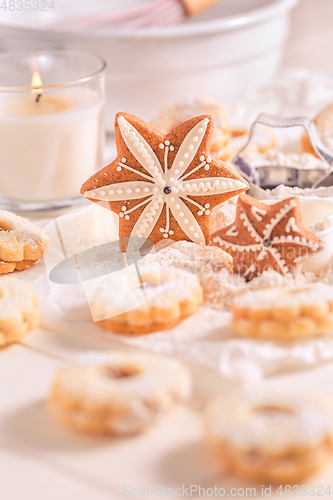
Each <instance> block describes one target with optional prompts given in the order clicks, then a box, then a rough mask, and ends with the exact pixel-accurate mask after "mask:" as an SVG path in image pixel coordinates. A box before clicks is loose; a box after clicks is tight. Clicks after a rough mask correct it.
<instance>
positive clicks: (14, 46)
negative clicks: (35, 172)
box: [0, 0, 298, 130]
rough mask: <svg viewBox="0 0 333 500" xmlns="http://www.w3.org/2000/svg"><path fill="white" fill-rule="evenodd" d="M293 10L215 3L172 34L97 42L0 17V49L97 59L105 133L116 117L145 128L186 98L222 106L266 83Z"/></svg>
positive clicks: (226, 0) (250, 1)
mask: <svg viewBox="0 0 333 500" xmlns="http://www.w3.org/2000/svg"><path fill="white" fill-rule="evenodd" d="M297 2H298V0H246V2H245V1H243V0H223V1H222V2H221V3H219V4H217V5H216V6H215V7H214V8H211V9H209V11H207V12H205V13H204V14H202V15H201V16H199V17H197V18H195V19H192V20H191V21H190V20H188V21H186V22H184V23H182V24H180V25H177V26H172V27H167V28H154V29H152V28H147V29H142V30H139V31H134V32H128V31H126V32H120V31H119V30H118V31H112V32H111V31H109V32H106V33H105V32H104V33H103V34H99V35H97V34H95V35H87V34H84V33H66V32H56V31H51V30H49V29H47V26H48V23H50V19H51V18H50V16H46V17H45V18H44V17H41V16H40V13H37V14H36V15H35V17H33V15H32V13H29V14H30V17H29V16H27V13H25V17H24V18H23V17H22V16H21V17H19V18H18V17H16V18H15V16H13V15H12V16H9V14H8V12H7V13H0V28H1V29H0V48H1V49H2V50H4V51H16V50H30V49H32V50H37V49H38V50H41V49H54V48H57V49H59V48H70V49H78V50H83V51H88V52H93V53H95V54H97V55H99V56H101V57H102V58H103V59H105V60H106V62H107V64H108V72H107V83H106V87H107V88H106V90H107V109H106V112H107V113H106V118H107V120H106V122H107V128H108V129H109V130H110V129H113V119H114V115H115V113H116V112H117V111H127V112H130V113H133V114H136V115H138V116H140V117H142V118H143V119H146V120H149V119H150V118H152V116H153V115H155V114H156V113H158V112H159V111H160V109H161V108H162V107H164V106H166V105H169V104H172V103H174V102H175V101H178V100H180V99H182V98H184V97H187V96H189V95H190V96H201V95H210V96H212V97H213V98H215V99H217V100H219V101H222V102H224V103H225V104H226V105H228V104H232V103H233V102H235V100H236V99H237V98H239V97H240V96H242V95H243V94H244V93H245V92H246V91H247V90H251V89H252V88H254V87H255V86H257V85H258V84H262V83H265V82H266V81H268V80H269V79H270V78H271V77H272V76H273V75H274V73H275V72H276V70H277V68H278V66H279V63H280V61H281V56H282V54H283V48H284V44H285V41H286V39H287V37H288V34H289V14H290V10H291V9H292V8H293V7H294V5H295V4H296V3H297ZM60 5H61V1H60ZM11 14H13V13H11ZM15 19H16V21H15ZM23 19H25V21H23ZM15 23H16V24H15Z"/></svg>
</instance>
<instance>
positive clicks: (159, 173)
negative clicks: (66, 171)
mask: <svg viewBox="0 0 333 500" xmlns="http://www.w3.org/2000/svg"><path fill="white" fill-rule="evenodd" d="M212 132H213V120H212V118H211V117H210V116H206V115H202V116H197V117H195V118H192V119H191V120H188V121H186V122H184V123H182V124H181V125H179V126H178V127H176V128H175V129H174V130H172V131H171V132H170V133H169V134H167V135H164V134H162V133H160V132H158V131H157V130H155V129H153V128H152V127H151V126H150V125H148V124H147V123H145V122H144V121H142V120H140V119H139V118H136V117H135V116H132V115H129V114H126V113H118V114H117V116H116V121H115V135H116V145H117V153H118V155H117V158H116V159H115V160H114V161H113V162H112V163H110V165H108V166H107V167H105V168H103V169H102V170H100V171H99V172H98V173H96V174H95V175H93V176H92V177H91V178H90V179H88V180H87V181H86V182H85V183H84V184H83V186H82V188H81V194H83V195H84V196H85V197H86V198H88V199H89V200H91V201H94V202H98V203H99V204H101V205H102V206H104V207H105V208H109V209H111V210H112V211H113V212H115V213H117V214H119V217H120V219H119V221H120V223H119V233H120V238H127V237H143V238H149V239H150V240H151V241H152V242H153V243H157V242H158V241H159V240H161V239H162V238H171V239H173V240H187V241H193V242H195V243H198V244H205V243H208V241H209V232H210V212H211V210H212V208H214V207H215V206H216V205H219V204H220V203H222V202H224V201H226V200H228V199H229V198H232V197H233V196H236V195H238V194H240V193H242V192H244V191H245V190H246V189H247V188H248V185H247V183H246V181H245V180H244V179H243V178H242V177H241V176H240V175H239V174H238V173H237V172H236V171H235V170H234V169H233V168H232V167H230V166H228V165H226V164H225V163H223V162H222V161H221V160H218V159H216V158H212V157H211V156H210V154H209V151H210V143H211V136H212Z"/></svg>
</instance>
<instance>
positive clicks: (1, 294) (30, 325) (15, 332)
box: [0, 276, 39, 346]
mask: <svg viewBox="0 0 333 500" xmlns="http://www.w3.org/2000/svg"><path fill="white" fill-rule="evenodd" d="M38 324H39V313H38V297H37V295H36V293H35V292H34V289H33V286H32V285H31V284H30V283H26V282H24V281H21V280H18V279H16V278H13V277H8V276H5V277H2V278H0V346H4V345H6V344H10V343H12V342H18V341H19V340H21V339H22V338H23V337H24V336H25V335H26V334H27V333H28V332H29V331H30V330H33V329H35V328H37V327H38Z"/></svg>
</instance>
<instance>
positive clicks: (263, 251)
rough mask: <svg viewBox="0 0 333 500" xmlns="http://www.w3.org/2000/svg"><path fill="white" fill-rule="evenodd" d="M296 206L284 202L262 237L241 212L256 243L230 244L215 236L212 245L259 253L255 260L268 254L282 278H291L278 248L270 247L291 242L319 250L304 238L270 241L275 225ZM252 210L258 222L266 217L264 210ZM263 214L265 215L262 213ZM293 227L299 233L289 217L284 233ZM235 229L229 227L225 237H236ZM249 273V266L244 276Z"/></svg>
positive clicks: (284, 237) (246, 226)
mask: <svg viewBox="0 0 333 500" xmlns="http://www.w3.org/2000/svg"><path fill="white" fill-rule="evenodd" d="M296 206H297V205H296V202H295V201H294V200H290V202H289V203H287V202H286V204H285V205H284V206H283V207H282V208H281V210H279V212H278V213H277V214H276V215H275V217H273V218H272V219H271V220H270V221H269V222H268V223H267V224H266V226H265V228H264V230H263V236H261V235H260V234H259V233H258V232H257V230H256V229H255V227H254V226H253V225H252V223H251V222H250V220H249V218H248V216H247V215H246V213H245V212H242V213H241V214H240V219H241V220H242V221H243V224H244V226H245V228H246V230H247V231H248V232H249V233H250V235H251V237H252V238H253V239H254V240H255V241H256V242H257V243H254V244H250V245H241V244H238V243H231V242H229V241H226V240H223V239H222V238H221V237H220V236H216V237H215V238H214V239H213V241H214V243H217V244H219V245H220V246H222V247H225V248H229V249H230V250H233V251H236V252H242V253H245V252H249V251H253V252H258V251H259V255H258V256H257V257H256V258H257V260H262V259H264V258H265V257H266V256H267V254H270V255H271V256H272V257H273V259H274V260H275V262H276V264H277V266H278V267H279V269H280V270H281V272H282V274H283V275H284V276H291V275H292V273H291V272H290V270H289V269H288V266H287V265H286V261H285V260H284V259H283V258H282V256H281V254H280V252H279V248H277V247H273V246H272V245H274V244H281V243H282V244H283V243H286V242H291V243H294V244H296V245H301V246H305V247H306V248H309V249H310V250H311V251H313V252H315V251H317V250H318V249H319V244H318V243H316V242H314V241H312V240H307V239H306V238H304V237H302V238H300V237H299V236H292V235H290V234H289V235H287V236H285V235H281V236H280V237H278V236H275V237H274V238H272V239H271V234H272V232H273V230H274V229H275V227H276V226H277V224H279V222H280V221H281V220H282V219H283V217H285V216H286V215H287V214H288V213H289V212H290V210H292V209H293V208H295V207H296ZM253 208H257V207H251V212H252V213H253V214H254V215H256V214H259V217H260V218H259V219H258V217H256V218H257V220H258V221H259V222H260V221H261V220H262V217H261V215H263V216H264V215H266V213H267V212H265V210H261V211H260V212H259V209H257V210H256V211H254V210H253ZM263 212H265V213H263ZM287 227H288V229H289V230H287ZM294 227H296V232H299V228H297V226H296V225H295V218H294V217H290V218H289V219H288V222H287V225H286V232H290V229H292V230H294V231H295V229H294ZM235 229H236V227H235V226H234V225H233V226H231V227H230V229H229V230H228V231H227V232H226V235H227V236H237V235H238V233H237V234H236V232H235ZM267 239H271V243H270V245H269V246H265V245H264V241H265V240H267ZM303 258H304V257H298V258H294V259H293V260H294V262H295V263H296V262H298V261H300V260H302V259H303ZM250 271H251V266H250V268H249V269H248V270H247V272H246V274H245V276H246V275H247V274H248V273H249V272H250Z"/></svg>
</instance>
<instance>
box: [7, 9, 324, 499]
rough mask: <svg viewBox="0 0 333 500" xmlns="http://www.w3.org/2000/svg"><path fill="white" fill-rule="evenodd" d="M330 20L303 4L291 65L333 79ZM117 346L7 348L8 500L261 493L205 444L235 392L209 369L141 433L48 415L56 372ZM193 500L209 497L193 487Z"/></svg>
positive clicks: (61, 341) (56, 341)
mask: <svg viewBox="0 0 333 500" xmlns="http://www.w3.org/2000/svg"><path fill="white" fill-rule="evenodd" d="M332 20H333V0H301V1H300V4H299V6H298V7H297V8H296V9H295V11H294V12H293V14H292V35H291V38H290V40H289V42H288V46H287V50H286V56H285V60H284V64H283V65H284V67H295V66H302V67H308V68H310V69H313V70H316V69H318V70H323V71H326V72H327V73H329V74H330V75H332V76H333V56H332V54H333V30H332ZM114 347H116V346H115V345H111V344H110V343H103V342H99V343H98V344H96V342H93V341H92V342H91V343H89V341H87V340H85V341H82V342H79V341H78V339H75V340H74V339H70V338H66V337H65V336H62V335H59V334H53V333H51V332H47V331H44V330H41V329H38V330H36V331H34V332H32V333H31V334H29V336H27V337H26V339H25V340H24V342H23V343H22V344H21V345H19V344H18V345H13V346H11V347H8V348H5V349H2V350H1V352H0V355H1V361H0V397H1V405H0V498H1V500H2V499H3V500H30V499H31V500H58V499H61V500H79V499H80V500H104V499H105V500H106V499H108V500H118V499H121V498H126V497H125V496H124V495H123V486H124V485H129V486H130V487H131V488H152V487H154V486H155V485H162V486H164V485H165V486H166V487H167V488H177V487H181V488H182V487H183V485H184V486H185V487H189V485H191V484H192V485H201V487H203V488H210V487H213V488H214V486H215V485H216V486H217V487H218V488H221V487H223V488H225V490H226V494H227V493H228V492H230V489H231V488H239V487H240V488H246V487H256V488H257V495H256V496H257V497H258V496H261V485H260V484H251V483H250V481H243V480H241V479H239V478H236V477H233V476H230V475H229V474H225V473H223V472H221V471H220V470H219V468H218V466H217V465H216V463H215V462H214V461H213V460H212V458H211V456H210V455H209V453H208V452H207V450H206V448H205V446H204V445H203V442H202V426H201V411H202V408H203V406H204V404H205V402H206V401H207V399H208V398H209V396H211V395H212V394H215V393H218V392H220V391H223V390H225V389H228V390H230V388H232V386H231V385H230V384H228V383H227V382H226V381H224V380H223V379H222V378H221V377H220V376H218V375H216V374H214V373H212V372H209V371H208V370H205V369H203V368H200V367H195V366H192V367H191V370H192V372H193V376H194V385H195V391H194V398H193V400H192V401H191V403H190V404H189V405H188V406H184V407H180V408H178V409H177V410H176V411H174V412H173V413H171V414H169V415H168V416H166V417H165V418H164V419H163V420H162V421H161V422H160V423H159V424H158V425H157V426H155V427H154V428H152V429H151V430H150V431H148V432H147V433H145V434H143V435H141V436H137V437H135V438H129V439H112V438H101V437H99V438H96V437H89V436H85V435H82V434H78V433H76V432H74V431H72V430H71V429H69V428H66V427H65V426H63V425H62V424H60V423H58V422H57V421H56V420H55V419H54V418H53V416H52V415H50V414H49V412H48V411H47V410H46V408H45V398H46V397H47V394H48V391H49V387H50V384H51V381H52V377H53V374H54V371H55V370H56V368H57V367H59V366H61V365H62V364H63V363H64V362H65V361H66V360H70V359H71V358H72V357H73V356H75V355H76V354H78V353H82V352H84V351H85V350H89V349H107V348H114ZM332 379H333V363H330V364H327V365H324V366H322V367H320V368H318V369H315V370H311V371H307V372H300V373H297V374H289V375H284V376H280V377H275V378H272V379H269V380H267V381H265V385H268V386H269V385H271V386H278V387H280V388H283V387H290V386H293V387H294V388H296V389H297V388H298V387H299V388H300V389H303V388H304V387H307V388H308V389H313V390H315V391H327V392H329V393H332V396H333V384H332ZM332 478H333V463H332V464H331V465H329V466H327V467H326V468H325V469H324V470H322V471H321V472H320V473H319V474H318V475H317V476H315V477H312V478H311V479H309V480H308V481H306V483H307V484H308V485H309V484H313V485H319V484H322V485H323V486H324V490H325V489H326V487H327V486H328V485H329V484H330V482H332ZM138 493H139V492H138ZM332 493H333V486H332ZM230 496H231V495H230ZM240 496H241V495H240ZM240 496H238V495H236V496H235V498H238V497H240ZM272 497H275V498H281V496H280V495H278V494H276V493H275V494H274V488H273V489H272ZM128 498H133V497H132V496H130V497H128ZM140 498H154V497H152V496H140ZM160 498H166V497H164V496H163V497H160ZM169 498H172V497H169ZM192 498H208V496H206V497H204V496H203V494H201V496H200V497H199V496H198V495H196V494H194V493H193V495H192ZM210 498H212V497H210Z"/></svg>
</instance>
